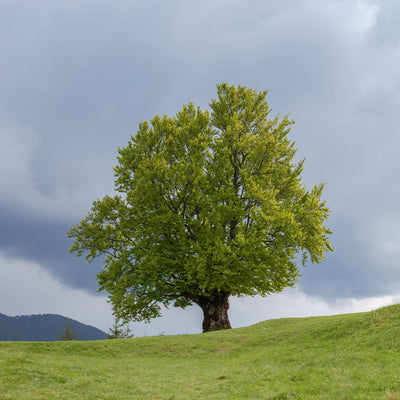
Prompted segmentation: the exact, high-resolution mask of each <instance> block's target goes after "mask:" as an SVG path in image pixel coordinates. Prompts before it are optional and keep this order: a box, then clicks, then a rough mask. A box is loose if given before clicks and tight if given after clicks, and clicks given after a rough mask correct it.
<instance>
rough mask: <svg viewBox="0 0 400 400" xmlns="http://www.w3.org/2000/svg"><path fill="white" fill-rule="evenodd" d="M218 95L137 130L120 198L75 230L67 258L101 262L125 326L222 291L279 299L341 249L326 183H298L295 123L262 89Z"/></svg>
mask: <svg viewBox="0 0 400 400" xmlns="http://www.w3.org/2000/svg"><path fill="white" fill-rule="evenodd" d="M217 89H218V96H217V98H216V99H214V100H212V101H211V103H210V108H211V110H210V112H208V111H202V110H200V108H196V107H195V106H194V105H193V104H188V105H184V106H183V108H182V110H181V111H179V112H178V113H177V114H176V115H175V116H174V117H168V116H166V115H164V116H162V117H160V116H155V117H154V118H153V119H152V120H151V121H150V122H143V123H141V124H140V126H139V130H138V132H137V133H136V135H135V136H132V138H131V141H130V142H129V143H128V145H127V146H126V147H124V148H122V149H119V157H118V165H117V166H116V167H115V178H116V179H115V185H116V190H117V192H119V195H117V196H114V197H110V196H106V197H104V198H103V199H101V200H98V201H95V202H94V204H93V207H92V209H91V211H90V212H89V213H88V215H87V216H86V217H85V218H84V219H83V220H82V221H81V223H80V224H78V225H76V226H74V227H72V228H71V229H70V231H69V236H70V237H72V238H74V239H75V242H74V244H73V245H72V247H71V251H73V252H77V254H78V255H83V254H86V258H87V260H88V262H91V261H93V260H94V259H95V258H96V257H99V256H100V257H104V259H103V260H104V269H103V270H102V271H101V272H100V273H99V274H98V282H99V288H100V290H105V291H107V292H108V293H109V294H110V301H111V303H112V304H113V307H114V313H115V315H116V316H117V317H118V318H120V319H122V320H124V321H129V320H132V319H133V320H149V319H150V318H153V317H156V316H159V314H160V304H164V305H165V306H169V305H174V306H177V307H182V308H184V307H186V306H188V305H190V304H193V303H196V304H199V305H200V304H202V303H204V299H210V298H211V297H212V296H213V295H214V298H215V295H216V294H217V293H223V294H226V295H228V296H229V295H234V296H241V295H249V296H254V295H257V294H258V295H263V296H265V295H268V294H270V293H274V292H279V291H281V290H282V289H284V288H285V287H287V286H293V285H294V284H295V283H296V281H297V279H298V277H299V270H298V266H297V260H298V256H299V255H302V256H303V264H304V265H306V263H307V260H310V261H311V262H312V263H319V262H320V261H321V260H322V259H323V258H324V254H325V252H326V251H331V250H333V249H332V247H331V244H330V241H329V239H328V236H329V234H330V233H331V232H330V230H329V229H328V228H327V227H326V226H325V225H324V223H325V221H326V220H327V218H328V214H329V209H328V207H327V206H326V203H325V201H322V200H321V197H322V190H323V184H317V185H316V186H315V187H314V188H312V189H311V190H310V191H308V190H307V189H306V188H305V186H304V185H303V184H302V183H301V172H302V168H303V161H300V162H299V163H296V162H295V155H296V149H295V147H294V142H293V141H292V140H291V139H290V138H289V137H288V134H289V131H290V128H291V126H292V124H293V121H291V120H290V119H289V118H288V117H287V116H285V117H283V118H279V116H275V117H270V113H271V110H270V107H269V105H268V103H267V101H266V94H267V92H265V91H263V92H257V91H255V90H252V89H247V88H246V87H244V86H238V87H234V86H228V85H227V84H226V83H223V84H220V85H218V86H217ZM221 298H222V296H221ZM203 311H204V309H203Z"/></svg>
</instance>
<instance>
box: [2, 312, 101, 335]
mask: <svg viewBox="0 0 400 400" xmlns="http://www.w3.org/2000/svg"><path fill="white" fill-rule="evenodd" d="M67 324H68V325H69V326H70V327H71V329H72V331H73V332H74V333H75V334H76V339H78V340H100V339H106V334H105V333H104V332H102V331H101V330H100V329H97V328H94V327H93V326H89V325H85V324H82V323H80V322H78V321H75V320H73V319H71V318H66V317H63V316H61V315H56V314H42V315H23V316H17V317H9V316H7V315H4V314H0V341H54V340H59V338H60V336H61V335H62V333H63V329H65V328H66V326H67Z"/></svg>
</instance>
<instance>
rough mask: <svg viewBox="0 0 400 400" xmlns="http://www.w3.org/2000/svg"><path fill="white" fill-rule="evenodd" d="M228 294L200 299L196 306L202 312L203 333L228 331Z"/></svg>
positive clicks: (219, 293)
mask: <svg viewBox="0 0 400 400" xmlns="http://www.w3.org/2000/svg"><path fill="white" fill-rule="evenodd" d="M228 299H229V293H225V292H217V293H215V294H213V295H210V296H204V297H201V298H200V299H199V301H198V305H199V306H200V307H201V309H202V310H203V315H204V319H203V332H212V331H220V330H223V329H230V328H231V323H230V322H229V318H228V309H229V300H228Z"/></svg>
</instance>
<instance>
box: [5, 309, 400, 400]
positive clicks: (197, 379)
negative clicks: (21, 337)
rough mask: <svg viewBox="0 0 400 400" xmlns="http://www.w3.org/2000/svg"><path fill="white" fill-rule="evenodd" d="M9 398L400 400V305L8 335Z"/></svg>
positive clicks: (6, 381) (7, 390)
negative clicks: (40, 337) (219, 323)
mask: <svg viewBox="0 0 400 400" xmlns="http://www.w3.org/2000/svg"><path fill="white" fill-rule="evenodd" d="M8 399H15V400H17V399H18V400H20V399H46V400H48V399H68V400H73V399H154V400H158V399H160V400H161V399H162V400H164V399H165V400H167V399H169V400H172V399H182V400H187V399H261V400H285V399H307V400H309V399H330V400H332V399H349V400H350V399H386V400H397V399H398V400H400V305H395V306H390V307H385V308H382V309H379V310H377V311H373V312H370V313H360V314H346V315H337V316H330V317H314V318H298V319H280V320H271V321H266V322H262V323H259V324H256V325H253V326H250V327H247V328H240V329H232V330H229V331H223V332H214V333H208V334H200V335H182V336H157V337H145V338H134V339H124V340H108V341H95V342H78V341H74V342H49V343H37V342H26V343H21V342H1V343H0V400H8Z"/></svg>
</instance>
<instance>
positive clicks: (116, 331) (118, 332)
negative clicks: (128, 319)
mask: <svg viewBox="0 0 400 400" xmlns="http://www.w3.org/2000/svg"><path fill="white" fill-rule="evenodd" d="M132 337H133V334H132V333H131V330H130V328H129V326H128V325H126V326H125V327H124V323H122V322H121V321H119V320H118V318H116V319H115V321H114V325H113V327H112V328H110V330H109V333H107V339H127V338H132Z"/></svg>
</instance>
